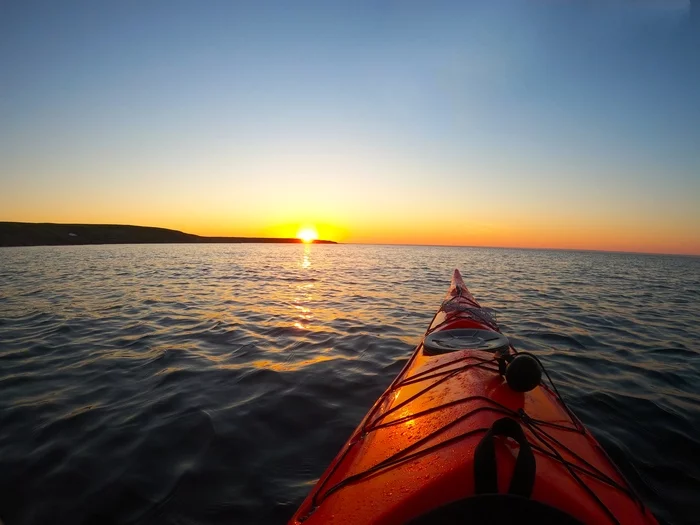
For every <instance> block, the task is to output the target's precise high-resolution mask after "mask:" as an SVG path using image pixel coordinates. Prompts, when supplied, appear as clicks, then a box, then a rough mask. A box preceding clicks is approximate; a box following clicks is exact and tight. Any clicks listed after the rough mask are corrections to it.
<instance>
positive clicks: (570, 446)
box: [290, 270, 656, 525]
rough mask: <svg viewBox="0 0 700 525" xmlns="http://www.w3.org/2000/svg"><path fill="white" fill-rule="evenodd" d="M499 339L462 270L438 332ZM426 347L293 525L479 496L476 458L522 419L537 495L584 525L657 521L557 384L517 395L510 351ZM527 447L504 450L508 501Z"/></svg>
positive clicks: (505, 445) (406, 511)
mask: <svg viewBox="0 0 700 525" xmlns="http://www.w3.org/2000/svg"><path fill="white" fill-rule="evenodd" d="M454 329H476V330H490V331H496V332H497V331H499V330H498V326H497V324H496V323H495V321H494V319H493V315H492V314H491V312H489V311H488V310H485V309H482V308H481V306H480V305H479V303H478V302H477V301H476V299H474V297H473V296H472V295H471V293H470V292H469V290H468V289H467V287H466V286H465V285H464V283H463V281H462V278H461V275H460V274H459V271H457V270H455V274H454V276H453V279H452V284H451V286H450V289H449V291H448V293H447V296H446V297H445V301H444V302H443V304H442V306H441V308H440V310H439V311H438V313H437V314H436V315H435V317H434V319H433V321H432V323H431V325H430V328H429V329H428V331H427V332H426V335H428V334H437V333H440V332H443V333H445V334H448V333H449V332H446V331H447V330H454ZM424 341H425V339H424V340H423V341H421V343H420V344H419V345H418V346H417V348H416V350H415V351H414V353H413V355H412V356H411V358H410V359H409V361H408V363H407V364H406V366H405V367H404V369H403V370H402V371H401V373H400V374H399V375H398V376H397V378H396V379H395V380H394V381H393V383H392V384H391V386H390V387H389V388H388V389H387V390H386V392H385V393H384V394H383V395H382V396H381V397H380V398H379V399H378V400H377V402H376V403H375V405H374V406H373V407H372V409H371V410H370V411H369V412H368V413H367V415H366V416H365V418H364V419H363V421H362V422H361V423H360V425H359V426H358V427H357V429H356V430H355V431H354V432H353V434H352V435H351V436H350V439H349V440H348V441H347V443H346V444H345V445H344V446H343V448H342V449H341V451H340V453H339V454H338V456H336V458H335V459H334V460H333V462H332V463H331V464H330V465H329V467H328V469H327V470H326V472H325V473H324V474H323V475H322V476H321V478H320V479H319V480H318V482H317V483H316V485H315V487H314V488H313V489H312V491H311V493H310V494H309V496H308V497H307V498H306V500H305V501H304V502H303V503H302V505H301V507H300V508H299V510H298V511H297V513H296V514H295V515H294V516H293V517H292V519H291V521H290V523H293V524H301V523H304V524H306V525H314V524H321V523H323V524H333V523H338V524H340V523H356V524H369V523H373V524H386V525H394V524H402V523H408V522H410V521H411V520H415V519H417V518H419V517H420V516H424V515H426V514H428V513H430V512H431V511H434V509H437V508H441V507H444V506H447V505H450V504H453V503H454V502H459V501H460V500H465V499H468V498H473V497H474V495H475V494H476V492H477V488H478V487H476V486H475V485H476V481H475V465H474V457H475V454H476V449H477V447H478V446H479V444H480V443H481V441H482V440H483V439H484V437H485V435H486V433H487V432H488V431H489V429H491V427H492V426H493V425H494V423H495V422H496V421H497V420H499V419H501V418H504V417H507V418H510V419H515V420H516V421H517V422H518V424H519V425H520V426H521V427H522V429H523V431H524V435H525V437H526V438H527V441H528V442H529V443H530V444H531V446H532V449H533V453H534V457H535V463H536V476H535V477H534V485H533V486H532V490H531V494H530V495H529V498H530V499H531V500H533V501H535V502H539V503H542V504H544V505H546V506H548V507H552V508H553V509H558V510H559V511H562V512H564V513H566V514H567V515H569V516H571V517H573V518H575V519H576V520H578V521H579V522H582V523H630V524H632V523H634V524H643V523H656V520H655V519H654V517H653V516H652V515H651V513H650V512H649V511H648V510H647V509H646V507H644V505H643V504H642V503H641V501H640V500H639V498H638V497H637V496H636V495H635V494H634V492H633V491H632V489H631V488H630V487H629V484H628V483H627V482H626V480H625V479H624V477H623V476H622V474H621V473H620V472H619V471H618V470H617V468H616V467H615V466H614V464H613V463H612V461H611V460H610V459H609V458H608V456H607V455H606V454H605V452H604V451H603V449H602V447H601V446H600V445H599V444H598V443H597V441H596V440H595V438H594V437H593V436H592V435H591V434H590V432H588V431H587V430H586V429H585V427H584V426H583V425H582V424H581V422H580V421H579V420H578V419H577V418H576V417H575V416H574V415H573V414H572V413H571V412H570V410H569V409H568V408H567V407H566V405H565V404H564V403H563V401H561V399H560V397H559V396H558V395H557V393H556V392H555V391H553V390H552V389H551V388H550V387H548V386H546V385H545V384H544V383H540V384H539V386H537V387H535V388H534V389H533V390H531V391H529V392H524V393H523V392H516V391H514V390H513V389H512V388H511V387H510V386H509V385H508V383H507V382H506V381H505V379H504V377H503V376H502V375H501V373H500V372H501V371H502V370H499V363H498V357H500V356H501V355H503V354H508V355H515V354H516V350H515V349H514V348H513V347H512V346H509V347H508V348H507V349H506V350H505V351H500V352H497V353H495V354H494V352H490V351H484V350H479V349H471V348H466V349H458V350H455V351H448V352H446V353H443V354H439V355H432V354H430V353H429V352H427V351H426V349H425V347H424ZM519 451H520V453H522V451H521V450H520V448H519V445H518V444H517V443H515V441H513V440H510V439H498V440H497V442H496V446H495V458H496V467H495V468H496V478H497V486H498V491H497V492H498V493H499V494H504V495H505V494H507V493H508V491H509V487H510V485H511V481H513V478H514V474H513V473H514V469H515V468H516V463H517V462H518V460H517V458H518V454H519Z"/></svg>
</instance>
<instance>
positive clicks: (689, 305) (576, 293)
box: [0, 244, 700, 525]
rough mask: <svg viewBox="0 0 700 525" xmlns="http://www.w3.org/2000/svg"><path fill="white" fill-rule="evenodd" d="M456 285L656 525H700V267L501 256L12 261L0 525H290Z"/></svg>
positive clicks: (245, 248)
mask: <svg viewBox="0 0 700 525" xmlns="http://www.w3.org/2000/svg"><path fill="white" fill-rule="evenodd" d="M455 268H459V269H460V270H461V271H462V273H463V275H464V278H465V281H466V282H467V284H468V286H469V287H470V289H471V291H472V293H473V294H474V295H475V296H476V297H477V299H479V301H480V302H481V304H482V305H483V306H487V307H489V308H493V309H494V310H495V311H496V312H497V319H498V322H499V324H500V326H501V329H502V331H503V333H504V334H505V335H507V336H508V337H509V338H510V339H511V341H512V342H513V343H514V345H515V347H516V348H518V349H519V350H527V351H530V352H533V353H536V354H537V355H538V356H540V358H541V360H542V361H543V363H544V364H545V366H546V367H547V370H548V371H549V373H550V375H551V376H552V379H553V380H554V382H555V383H556V384H557V386H558V388H559V391H560V392H561V394H562V396H563V397H564V399H565V400H566V401H567V403H568V404H569V406H570V407H571V409H572V410H573V411H574V412H575V413H576V414H577V415H578V416H579V417H580V419H581V420H582V421H583V422H584V424H585V425H587V426H588V428H589V429H590V430H591V431H592V432H593V434H594V435H595V436H596V438H597V439H598V440H599V441H600V442H601V444H602V445H603V447H604V448H605V450H606V451H607V452H608V454H609V455H610V456H611V457H612V458H613V460H614V461H615V462H616V463H617V465H618V466H619V467H620V469H621V470H622V471H623V472H624V474H625V475H626V477H627V478H628V479H629V481H630V482H631V483H632V485H633V486H634V487H635V489H636V490H637V491H638V492H639V494H640V495H641V497H642V498H643V499H644V500H645V501H646V502H647V504H648V505H649V507H650V508H651V510H652V511H653V513H654V514H655V515H656V516H657V518H658V519H659V520H660V521H661V522H662V523H669V524H698V523H700V430H699V429H700V258H698V257H682V256H666V255H640V254H625V253H599V252H575V251H546V250H519V249H492V248H450V247H418V246H371V245H350V244H347V245H343V244H338V245H316V244H314V245H301V244H298V245H297V244H295V245H277V244H211V245H207V244H179V245H105V246H58V247H21V248H0V520H1V521H2V522H3V523H4V524H5V525H43V524H87V525H94V524H107V525H109V524H119V525H123V524H130V525H137V524H138V525H145V524H156V525H160V524H163V525H165V524H169V525H189V524H192V525H194V524H196V525H214V524H247V523H251V524H268V523H269V524H280V523H285V522H286V520H288V519H289V518H290V516H291V515H292V514H293V512H294V511H295V510H296V508H297V506H298V505H299V504H300V503H301V501H302V500H303V498H304V497H305V495H306V494H307V492H308V491H309V489H310V488H311V487H312V485H313V484H314V482H315V480H316V479H317V478H318V477H319V476H320V475H321V473H322V472H323V471H324V469H325V468H326V466H327V465H328V463H329V462H330V461H331V459H332V458H333V457H334V456H335V454H336V453H337V452H338V451H339V449H340V447H341V446H342V445H343V443H344V442H345V440H346V439H347V438H348V437H349V435H350V433H351V432H352V431H353V429H354V428H355V427H356V425H357V424H358V423H359V421H360V420H361V418H362V417H363V415H364V414H365V413H366V412H367V410H368V409H369V408H370V406H371V405H372V403H373V402H374V401H375V400H376V398H377V397H378V396H379V395H380V394H381V393H382V392H383V391H384V389H385V388H386V387H387V386H388V385H389V383H390V382H391V380H392V379H393V378H394V377H395V376H396V374H397V373H398V372H399V371H400V370H401V368H402V367H403V365H404V364H405V363H406V361H407V359H408V357H409V356H410V355H411V353H412V351H413V349H414V348H415V346H416V344H418V342H419V341H420V339H421V336H422V334H423V333H424V332H425V330H426V328H427V326H428V324H429V322H430V320H431V318H432V316H433V314H434V313H435V311H436V310H437V308H438V307H439V305H440V303H441V301H442V299H443V297H444V295H445V293H446V291H447V288H448V286H449V283H450V277H451V274H452V272H453V270H454V269H455Z"/></svg>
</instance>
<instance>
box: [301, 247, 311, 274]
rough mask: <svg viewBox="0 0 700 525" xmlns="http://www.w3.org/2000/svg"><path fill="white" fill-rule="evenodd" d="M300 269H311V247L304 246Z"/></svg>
mask: <svg viewBox="0 0 700 525" xmlns="http://www.w3.org/2000/svg"><path fill="white" fill-rule="evenodd" d="M301 267H302V268H304V269H307V268H311V245H310V244H304V254H303V257H302V260H301Z"/></svg>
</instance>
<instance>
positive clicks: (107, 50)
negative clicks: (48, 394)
mask: <svg viewBox="0 0 700 525" xmlns="http://www.w3.org/2000/svg"><path fill="white" fill-rule="evenodd" d="M699 10H700V5H698V6H695V11H694V12H692V10H691V6H690V3H689V2H688V1H681V0H678V1H676V0H663V1H613V0H609V1H605V2H604V1H600V2H590V1H587V2H563V1H562V2H559V1H553V0H548V1H545V0H542V1H524V0H523V1H518V2H516V1H489V2H470V1H465V2H438V1H435V2H410V1H409V2H404V1H391V2H390V1H386V2H372V3H367V2H356V1H351V2H304V1H301V2H264V1H255V2H243V1H221V2H218V1H201V2H198V1H194V0H192V1H173V0H168V1H152V2H129V1H111V2H110V1H82V2H73V1H58V2H57V1H47V2H34V1H24V0H22V1H20V0H15V1H12V0H10V1H7V0H6V1H3V2H0V220H19V221H23V220H26V221H55V222H111V223H137V224H146V225H157V226H165V227H175V228H179V229H185V230H188V231H192V232H195V233H205V234H206V233H216V234H231V235H236V234H239V235H260V234H263V235H264V234H280V233H289V232H290V231H292V229H294V228H297V227H299V226H301V225H303V224H306V225H311V226H316V227H317V228H318V230H319V233H320V234H321V236H322V237H324V236H325V237H332V238H333V237H335V238H339V239H340V240H349V241H359V242H416V243H429V242H438V243H449V244H487V245H509V246H554V247H572V248H576V247H581V248H601V249H621V250H627V249H628V250H635V251H638V250H641V251H671V252H684V253H700V16H699V13H698V11H699ZM291 234H292V235H293V234H294V233H293V232H292V233H291Z"/></svg>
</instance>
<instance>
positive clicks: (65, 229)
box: [0, 222, 336, 246]
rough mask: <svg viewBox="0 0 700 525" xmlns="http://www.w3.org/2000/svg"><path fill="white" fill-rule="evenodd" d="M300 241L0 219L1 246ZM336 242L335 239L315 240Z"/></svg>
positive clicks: (107, 225)
mask: <svg viewBox="0 0 700 525" xmlns="http://www.w3.org/2000/svg"><path fill="white" fill-rule="evenodd" d="M249 242H258V243H300V242H302V241H301V240H300V239H295V238H285V237H205V236H201V235H193V234H191V233H184V232H181V231H178V230H169V229H167V228H152V227H150V226H127V225H121V224H53V223H34V222H0V246H62V245H79V244H161V243H249ZM314 243H317V244H336V243H335V242H333V241H322V240H317V241H314Z"/></svg>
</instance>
